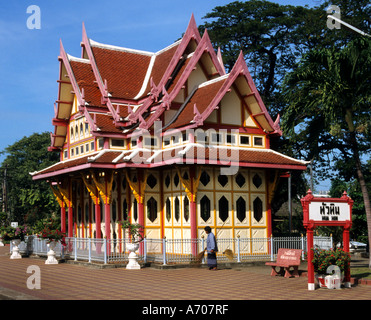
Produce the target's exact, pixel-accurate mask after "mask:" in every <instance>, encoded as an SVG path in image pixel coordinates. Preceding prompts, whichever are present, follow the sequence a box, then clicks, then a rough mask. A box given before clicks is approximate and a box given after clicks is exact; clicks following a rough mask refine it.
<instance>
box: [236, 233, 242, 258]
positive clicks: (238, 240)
mask: <svg viewBox="0 0 371 320" xmlns="http://www.w3.org/2000/svg"><path fill="white" fill-rule="evenodd" d="M237 262H241V251H240V235H238V236H237Z"/></svg>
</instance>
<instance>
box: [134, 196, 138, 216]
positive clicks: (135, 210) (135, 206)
mask: <svg viewBox="0 0 371 320" xmlns="http://www.w3.org/2000/svg"><path fill="white" fill-rule="evenodd" d="M133 211H134V213H133V218H134V221H137V220H138V202H137V199H134V202H133Z"/></svg>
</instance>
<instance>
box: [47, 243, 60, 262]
mask: <svg viewBox="0 0 371 320" xmlns="http://www.w3.org/2000/svg"><path fill="white" fill-rule="evenodd" d="M56 245H57V241H54V240H53V241H50V243H49V244H48V247H49V251H48V253H47V254H48V259H46V261H45V264H58V260H57V259H56V258H55V251H54V248H55V246H56Z"/></svg>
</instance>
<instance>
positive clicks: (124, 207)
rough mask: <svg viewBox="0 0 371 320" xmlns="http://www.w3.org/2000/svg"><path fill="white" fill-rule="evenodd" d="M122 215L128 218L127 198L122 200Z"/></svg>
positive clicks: (125, 218)
mask: <svg viewBox="0 0 371 320" xmlns="http://www.w3.org/2000/svg"><path fill="white" fill-rule="evenodd" d="M122 216H123V219H124V220H127V219H128V203H127V201H126V199H124V201H123V202H122Z"/></svg>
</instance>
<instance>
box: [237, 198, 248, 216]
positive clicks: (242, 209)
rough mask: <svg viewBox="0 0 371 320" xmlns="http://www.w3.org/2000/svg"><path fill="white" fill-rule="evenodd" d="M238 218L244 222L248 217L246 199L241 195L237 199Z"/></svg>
mask: <svg viewBox="0 0 371 320" xmlns="http://www.w3.org/2000/svg"><path fill="white" fill-rule="evenodd" d="M236 210H237V219H238V220H239V221H240V222H242V221H243V220H245V218H246V201H245V199H244V198H242V197H239V198H238V199H237V201H236Z"/></svg>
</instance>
